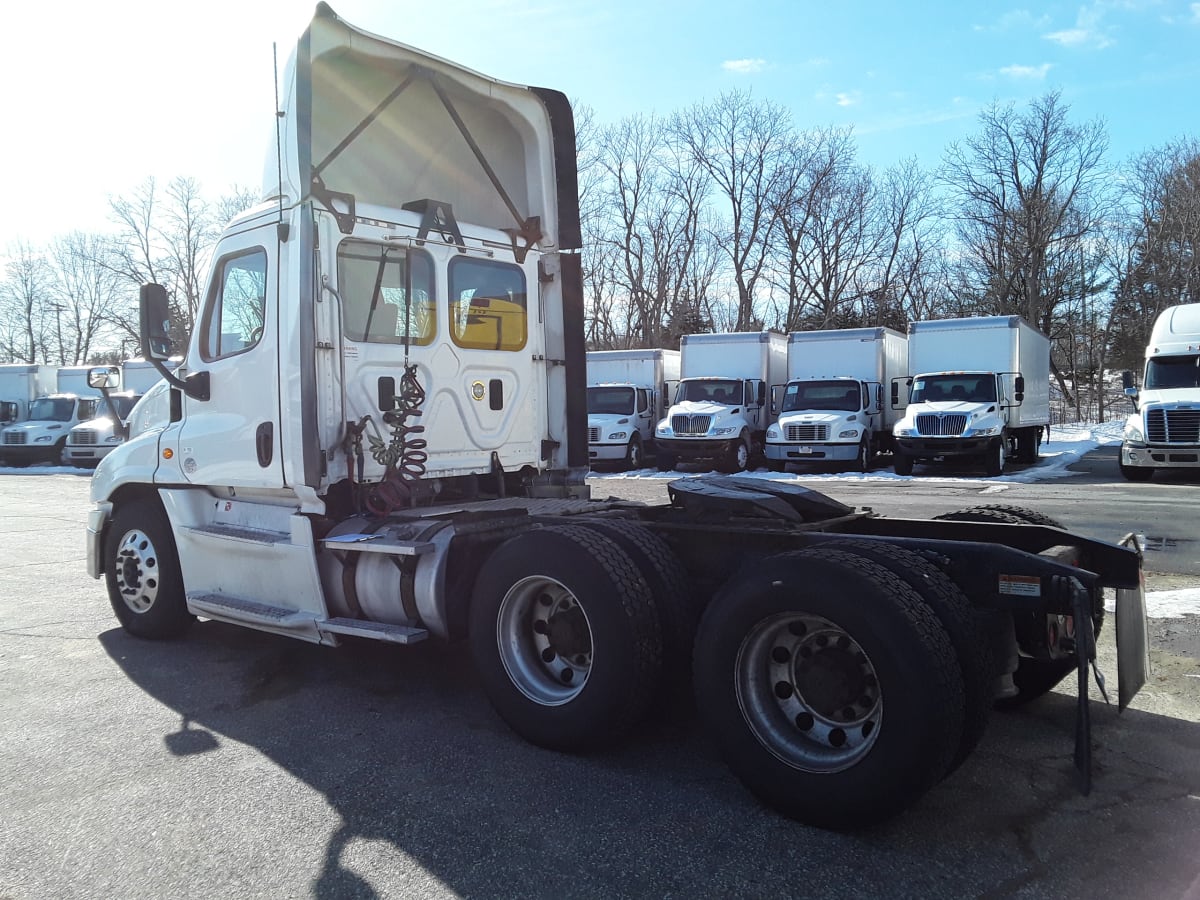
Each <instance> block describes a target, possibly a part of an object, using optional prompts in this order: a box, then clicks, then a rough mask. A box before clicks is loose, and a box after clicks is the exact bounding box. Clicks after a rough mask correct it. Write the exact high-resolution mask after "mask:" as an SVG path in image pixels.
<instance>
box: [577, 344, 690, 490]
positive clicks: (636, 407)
mask: <svg viewBox="0 0 1200 900" xmlns="http://www.w3.org/2000/svg"><path fill="white" fill-rule="evenodd" d="M587 378H588V391H587V398H588V399H587V413H588V458H589V459H590V461H591V462H592V463H593V464H595V463H619V464H621V466H622V467H623V468H625V469H640V468H642V466H643V465H644V464H645V454H646V452H651V453H653V452H654V428H655V426H656V425H657V424H658V419H659V414H660V412H661V411H662V410H664V409H667V408H668V407H669V406H670V405H671V398H672V397H673V395H674V392H675V386H676V385H677V384H678V383H679V351H678V350H659V349H650V350H592V351H590V352H589V353H588V355H587Z"/></svg>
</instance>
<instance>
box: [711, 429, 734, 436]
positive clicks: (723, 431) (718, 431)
mask: <svg viewBox="0 0 1200 900" xmlns="http://www.w3.org/2000/svg"><path fill="white" fill-rule="evenodd" d="M735 431H737V429H736V428H710V429H709V430H708V433H709V434H713V435H717V434H733V433H734V432H735Z"/></svg>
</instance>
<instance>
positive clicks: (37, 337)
mask: <svg viewBox="0 0 1200 900" xmlns="http://www.w3.org/2000/svg"><path fill="white" fill-rule="evenodd" d="M53 297H54V271H53V269H52V268H51V266H50V264H49V263H48V262H47V260H46V257H45V254H44V253H43V252H42V251H41V250H40V249H38V248H36V247H34V246H33V245H31V244H27V243H25V242H23V241H21V242H18V243H16V244H15V245H14V246H12V247H10V248H9V250H8V260H7V262H6V264H5V266H4V275H3V278H2V279H0V358H2V359H4V360H6V361H8V362H19V363H21V362H23V363H49V362H52V361H54V359H55V357H56V356H57V355H58V352H57V351H58V344H59V342H58V340H57V337H56V335H55V330H54V316H53V314H52V312H50V309H49V308H50V305H51V303H52V300H53Z"/></svg>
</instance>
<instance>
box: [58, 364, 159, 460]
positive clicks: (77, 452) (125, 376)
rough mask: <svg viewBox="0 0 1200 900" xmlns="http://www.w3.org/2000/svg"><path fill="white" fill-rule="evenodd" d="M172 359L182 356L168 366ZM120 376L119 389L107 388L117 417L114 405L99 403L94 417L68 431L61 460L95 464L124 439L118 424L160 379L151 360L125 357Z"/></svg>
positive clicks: (125, 420)
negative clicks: (111, 389)
mask: <svg viewBox="0 0 1200 900" xmlns="http://www.w3.org/2000/svg"><path fill="white" fill-rule="evenodd" d="M172 362H173V363H174V364H175V365H178V364H179V363H180V362H182V359H181V358H178V357H177V358H176V359H174V360H168V366H169V367H170V365H171V363H172ZM119 379H120V382H119V383H120V385H121V390H119V391H111V392H110V396H111V397H112V400H113V407H114V408H115V411H116V415H117V421H114V419H113V409H109V407H108V405H107V404H104V403H101V404H100V405H99V406H98V407H97V410H96V416H95V417H94V418H92V419H89V420H88V421H85V422H80V423H79V424H78V425H75V426H74V427H73V428H71V430H70V431H69V432H68V433H67V445H66V447H65V449H64V450H63V462H65V463H67V464H69V465H73V466H94V465H96V464H97V463H98V462H100V460H101V459H103V458H104V457H105V456H106V455H107V454H108V453H109V452H110V451H111V450H112V449H113V447H115V446H117V444H119V443H121V441H122V440H124V434H125V429H124V428H121V427H119V426H120V425H124V424H127V423H128V420H129V414H130V413H131V412H132V411H133V407H134V406H135V405H136V404H137V402H138V401H139V400H141V399H142V397H143V396H144V395H145V394H146V392H147V391H149V390H150V389H151V388H152V387H154V385H156V384H157V383H158V382H160V381H162V375H161V374H160V373H159V371H158V367H157V366H155V365H154V363H153V362H151V361H150V360H146V359H127V360H125V361H124V362H122V363H121V368H120V375H119ZM89 390H90V388H89Z"/></svg>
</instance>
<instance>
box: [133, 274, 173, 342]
mask: <svg viewBox="0 0 1200 900" xmlns="http://www.w3.org/2000/svg"><path fill="white" fill-rule="evenodd" d="M138 301H139V309H140V313H141V322H140V325H141V333H142V355H143V356H145V357H146V359H151V360H153V359H157V360H166V359H169V358H170V357H171V351H172V350H173V349H174V348H173V345H172V344H171V305H170V303H169V302H168V301H167V289H166V288H165V287H163V286H162V285H161V284H143V285H142V290H141V293H140V294H139V297H138Z"/></svg>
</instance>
